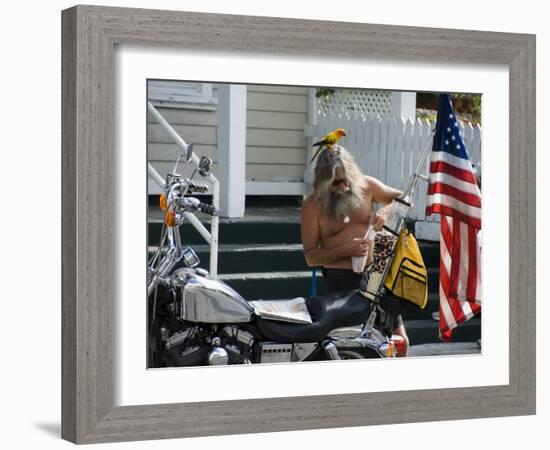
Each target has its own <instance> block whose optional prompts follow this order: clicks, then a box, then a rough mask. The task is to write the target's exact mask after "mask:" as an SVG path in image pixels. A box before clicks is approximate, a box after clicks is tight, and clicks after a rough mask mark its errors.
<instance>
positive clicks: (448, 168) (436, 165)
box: [430, 161, 477, 184]
mask: <svg viewBox="0 0 550 450" xmlns="http://www.w3.org/2000/svg"><path fill="white" fill-rule="evenodd" d="M430 172H433V173H437V172H443V173H448V174H449V175H452V176H453V177H455V178H458V179H459V180H462V181H467V182H468V183H472V184H476V183H477V179H476V176H475V175H474V173H473V171H468V170H463V169H459V168H458V167H455V166H452V165H451V164H448V163H446V162H444V161H435V162H431V163H430Z"/></svg>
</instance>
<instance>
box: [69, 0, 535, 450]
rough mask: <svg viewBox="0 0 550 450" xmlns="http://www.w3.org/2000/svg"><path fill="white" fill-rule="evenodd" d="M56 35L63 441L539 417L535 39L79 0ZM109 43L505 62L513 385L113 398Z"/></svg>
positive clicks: (510, 329) (119, 439)
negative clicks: (172, 400)
mask: <svg viewBox="0 0 550 450" xmlns="http://www.w3.org/2000/svg"><path fill="white" fill-rule="evenodd" d="M326 30H330V39H326V35H325V33H326ZM62 40H63V42H62V53H63V55H62V84H63V86H62V108H63V110H62V120H63V125H62V152H63V154H62V206H63V217H62V227H63V230H62V235H63V236H62V258H63V264H62V266H63V269H62V314H63V317H62V377H63V379H62V410H63V411H62V437H63V438H64V439H67V440H70V441H72V442H76V443H94V442H109V441H128V440H142V439H160V438H179V437H190V436H209V435H223V434H235V433H260V432H273V431H285V430H301V429H316V428H333V427H349V426H362V425H369V424H387V423H403V422H414V421H438V420H450V419H467V418H480V417H496V416H511V415H526V414H534V413H535V214H536V211H535V36H533V35H525V34H507V33H494V32H482V31H468V30H449V29H435V28H417V27H404V26H388V25H372V24H360V23H340V22H321V21H309V20H295V19H281V18H267V17H245V16H233V15H218V14H203V13H188V12H174V11H157V10H140V9H125V8H108V7H96V6H76V7H73V8H70V9H67V10H65V11H63V12H62ZM117 44H143V45H158V46H170V47H180V48H188V49H199V50H201V49H204V50H228V51H235V50H238V51H243V52H261V53H266V54H268V53H277V54H287V55H309V56H314V57H318V58H334V57H348V58H349V57H351V58H364V57H376V58H391V59H392V60H400V59H406V60H409V61H410V60H413V61H424V62H441V61H452V62H457V63H470V64H505V65H507V66H508V67H509V77H510V78H509V82H510V111H509V114H510V115H509V118H510V135H509V139H510V176H509V191H510V219H509V220H510V223H509V227H510V238H509V244H510V265H509V267H510V279H509V291H510V299H509V302H510V309H509V312H510V317H509V332H510V340H509V358H510V359H509V361H510V367H509V370H510V372H509V374H510V379H509V384H507V385H498V386H486V387H473V388H472V387H468V388H449V389H433V390H417V391H395V392H381V393H357V394H345V395H319V396H308V397H284V398H274V399H253V400H235V401H214V402H200V403H183V404H161V405H142V406H120V407H114V403H113V378H114V373H113V348H112V340H113V326H115V324H114V323H113V308H114V276H113V273H114V269H115V268H114V263H113V243H114V238H115V236H114V234H113V233H114V231H113V230H114V223H113V219H112V217H113V215H112V214H111V213H112V211H113V198H114V193H113V189H114V183H113V177H114V176H115V174H114V173H113V171H114V166H113V160H114V155H113V152H114V142H113V141H114V140H113V101H114V100H113V99H114V91H113V89H114V87H113V85H114V80H113V51H114V47H115V45H117ZM485 170H491V169H488V168H485ZM487 295H490V293H488V294H487ZM182 377H185V374H184V373H182Z"/></svg>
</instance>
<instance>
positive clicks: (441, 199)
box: [426, 194, 481, 219]
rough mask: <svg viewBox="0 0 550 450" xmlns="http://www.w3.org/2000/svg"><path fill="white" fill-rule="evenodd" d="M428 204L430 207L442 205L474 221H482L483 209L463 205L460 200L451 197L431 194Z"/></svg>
mask: <svg viewBox="0 0 550 450" xmlns="http://www.w3.org/2000/svg"><path fill="white" fill-rule="evenodd" d="M426 202H427V203H426V204H427V205H428V206H432V205H435V204H441V205H445V206H448V207H449V208H452V209H454V210H456V211H459V212H461V213H462V214H464V215H465V216H468V217H471V218H473V219H481V208H478V207H477V206H470V205H467V204H466V203H462V202H461V201H460V200H458V199H457V198H455V197H452V196H450V195H445V194H430V195H428V197H427V200H426Z"/></svg>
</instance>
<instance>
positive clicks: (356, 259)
mask: <svg viewBox="0 0 550 450" xmlns="http://www.w3.org/2000/svg"><path fill="white" fill-rule="evenodd" d="M368 257H369V255H368V254H367V255H365V256H352V257H351V267H352V268H353V271H354V272H356V273H363V270H365V264H367V259H368Z"/></svg>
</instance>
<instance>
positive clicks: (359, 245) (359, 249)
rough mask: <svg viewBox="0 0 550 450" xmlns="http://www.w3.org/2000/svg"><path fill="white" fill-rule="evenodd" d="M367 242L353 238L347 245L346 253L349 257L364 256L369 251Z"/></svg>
mask: <svg viewBox="0 0 550 450" xmlns="http://www.w3.org/2000/svg"><path fill="white" fill-rule="evenodd" d="M369 247H370V244H369V241H368V240H367V239H363V238H355V239H353V240H352V241H351V242H350V243H349V244H347V248H346V253H347V254H348V255H349V256H365V255H366V254H367V253H368V251H369Z"/></svg>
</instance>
